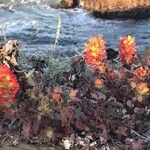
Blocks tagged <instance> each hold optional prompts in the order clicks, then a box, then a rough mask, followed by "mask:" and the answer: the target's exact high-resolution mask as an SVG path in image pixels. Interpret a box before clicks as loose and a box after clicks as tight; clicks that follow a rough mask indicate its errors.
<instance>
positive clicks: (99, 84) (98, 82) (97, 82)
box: [95, 79, 103, 89]
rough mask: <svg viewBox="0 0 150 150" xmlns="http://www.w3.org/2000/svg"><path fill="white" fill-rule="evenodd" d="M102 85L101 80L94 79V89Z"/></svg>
mask: <svg viewBox="0 0 150 150" xmlns="http://www.w3.org/2000/svg"><path fill="white" fill-rule="evenodd" d="M102 85H103V81H102V80H100V79H96V80H95V87H96V88H98V89H99V88H102Z"/></svg>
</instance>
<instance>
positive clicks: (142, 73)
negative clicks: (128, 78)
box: [133, 66, 148, 78]
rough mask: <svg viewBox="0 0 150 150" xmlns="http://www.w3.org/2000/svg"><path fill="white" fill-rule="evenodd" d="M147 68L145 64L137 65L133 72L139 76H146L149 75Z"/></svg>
mask: <svg viewBox="0 0 150 150" xmlns="http://www.w3.org/2000/svg"><path fill="white" fill-rule="evenodd" d="M147 72H148V71H147V69H146V68H145V67H144V66H140V67H137V68H136V69H134V70H133V74H134V75H135V76H136V77H137V78H144V77H146V76H147V74H148V73H147Z"/></svg>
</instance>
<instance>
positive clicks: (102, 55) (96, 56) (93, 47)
mask: <svg viewBox="0 0 150 150" xmlns="http://www.w3.org/2000/svg"><path fill="white" fill-rule="evenodd" d="M106 58H107V55H106V52H105V41H104V39H103V38H102V37H100V36H97V37H93V38H91V39H90V40H89V41H88V43H87V45H86V48H85V62H86V64H89V65H91V66H92V67H97V68H99V67H101V64H102V63H101V62H102V61H103V60H104V59H106Z"/></svg>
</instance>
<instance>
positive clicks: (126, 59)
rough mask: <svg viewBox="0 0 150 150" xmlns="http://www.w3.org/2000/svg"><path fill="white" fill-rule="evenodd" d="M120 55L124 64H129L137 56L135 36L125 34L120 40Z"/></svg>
mask: <svg viewBox="0 0 150 150" xmlns="http://www.w3.org/2000/svg"><path fill="white" fill-rule="evenodd" d="M119 57H120V59H121V62H122V64H126V65H129V64H131V63H132V61H133V60H134V59H135V58H136V44H135V38H134V37H132V36H124V37H122V38H121V39H120V41H119Z"/></svg>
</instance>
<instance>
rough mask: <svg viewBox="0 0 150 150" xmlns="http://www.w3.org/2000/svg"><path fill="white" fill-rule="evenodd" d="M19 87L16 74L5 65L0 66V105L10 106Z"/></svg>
mask: <svg viewBox="0 0 150 150" xmlns="http://www.w3.org/2000/svg"><path fill="white" fill-rule="evenodd" d="M18 89H19V84H18V82H17V79H16V76H15V75H14V74H13V73H12V71H11V70H10V68H9V67H7V66H6V65H1V66H0V106H10V104H12V103H13V102H14V100H15V95H16V93H17V91H18Z"/></svg>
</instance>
